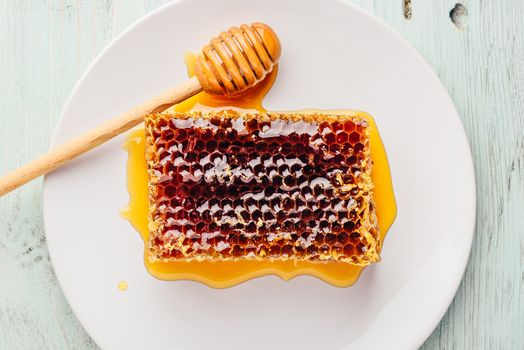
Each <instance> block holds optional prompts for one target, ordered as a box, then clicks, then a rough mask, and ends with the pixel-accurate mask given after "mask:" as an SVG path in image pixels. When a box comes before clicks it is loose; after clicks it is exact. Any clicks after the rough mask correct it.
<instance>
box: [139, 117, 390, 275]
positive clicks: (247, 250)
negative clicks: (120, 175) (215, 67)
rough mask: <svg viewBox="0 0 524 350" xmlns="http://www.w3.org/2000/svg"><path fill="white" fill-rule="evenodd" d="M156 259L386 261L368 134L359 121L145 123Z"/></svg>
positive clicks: (148, 120) (215, 119)
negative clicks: (376, 205) (381, 258)
mask: <svg viewBox="0 0 524 350" xmlns="http://www.w3.org/2000/svg"><path fill="white" fill-rule="evenodd" d="M145 125H146V135H147V146H146V157H147V163H148V173H149V231H150V235H149V241H148V255H149V259H150V260H151V261H173V260H182V261H190V260H197V261H204V260H207V261H231V260H239V259H254V260H262V259H268V260H295V261H309V262H319V263H320V262H328V261H338V262H346V263H349V264H355V265H368V264H369V263H372V262H376V261H378V260H379V259H380V258H379V251H380V241H379V229H378V225H377V219H376V215H375V209H374V202H373V183H372V180H371V167H372V161H371V158H370V147H369V126H368V122H367V120H366V119H365V118H363V117H360V116H358V115H327V114H317V113H312V114H307V113H304V114H300V113H248V112H240V111H236V110H222V111H214V112H212V111H208V112H204V111H191V112H188V113H184V114H177V113H175V114H152V115H149V116H148V117H147V118H146V122H145Z"/></svg>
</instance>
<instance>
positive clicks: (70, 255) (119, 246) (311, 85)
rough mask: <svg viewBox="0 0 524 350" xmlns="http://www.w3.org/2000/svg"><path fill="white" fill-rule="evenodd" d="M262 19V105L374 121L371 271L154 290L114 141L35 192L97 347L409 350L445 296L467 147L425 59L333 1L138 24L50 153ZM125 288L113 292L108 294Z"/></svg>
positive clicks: (461, 250)
mask: <svg viewBox="0 0 524 350" xmlns="http://www.w3.org/2000/svg"><path fill="white" fill-rule="evenodd" d="M252 21H263V22H267V23H268V24H270V25H271V26H272V27H273V28H274V29H275V30H276V32H277V33H278V34H279V36H280V38H281V41H282V45H283V51H282V60H281V64H280V72H279V76H278V79H277V82H276V84H275V86H274V87H273V89H272V90H271V92H270V94H269V96H268V98H267V100H266V105H267V107H269V109H278V110H282V109H285V110H289V109H301V108H306V107H316V108H329V109H341V108H354V109H360V110H364V111H367V112H369V113H371V114H372V115H373V116H375V118H376V120H377V123H378V126H379V128H380V131H381V133H382V136H383V139H384V142H385V145H386V149H387V151H388V155H389V160H390V163H391V170H392V174H393V181H394V187H395V192H396V197H397V203H398V217H397V220H396V223H395V224H394V226H393V228H392V229H391V231H390V232H389V235H388V237H387V239H386V242H385V244H384V248H383V255H382V257H383V262H382V263H380V264H377V265H375V266H372V267H370V268H368V269H366V270H365V271H364V273H363V275H362V276H361V278H360V280H359V281H358V282H357V284H356V285H355V286H353V287H351V288H336V287H332V286H330V285H328V284H326V283H324V282H322V281H320V280H317V279H315V278H312V277H308V276H301V277H298V278H296V279H294V280H292V281H289V282H283V281H281V280H280V279H278V278H276V277H274V276H267V277H263V278H259V279H256V280H252V281H249V282H246V283H243V284H241V285H239V286H236V287H233V288H229V289H226V290H215V289H211V288H208V287H206V286H204V285H201V284H199V283H195V282H187V281H182V282H163V281H158V280H156V279H154V278H153V277H151V276H150V275H149V274H148V273H147V272H146V270H145V268H144V266H143V262H142V249H143V244H142V241H141V239H140V238H139V235H138V234H137V233H136V232H135V231H134V230H133V229H132V228H131V226H130V225H129V223H128V222H127V221H124V220H123V219H121V218H120V217H119V209H120V208H121V207H123V206H124V205H125V204H126V203H127V199H128V195H127V192H126V169H125V162H126V153H125V152H124V150H123V149H122V144H123V140H124V138H123V136H122V137H119V138H118V139H116V140H114V141H112V142H110V143H108V144H106V145H104V146H103V147H101V148H99V149H97V150H95V151H94V152H91V153H89V154H88V155H86V156H84V157H82V158H81V159H79V160H77V161H75V162H73V163H71V164H70V165H69V166H67V167H64V168H62V169H60V170H59V171H57V172H55V173H54V174H53V175H51V176H48V177H47V178H46V181H45V193H44V201H45V207H44V217H45V225H46V234H47V242H48V245H49V250H50V254H51V258H52V261H53V265H54V268H55V271H56V275H57V277H58V279H59V281H60V284H61V286H62V288H63V290H64V293H65V295H66V297H67V299H68V301H69V303H70V304H71V307H72V308H73V310H74V311H75V313H76V315H77V316H78V319H79V320H80V322H82V324H83V325H84V326H85V328H86V330H87V331H88V333H89V334H90V335H91V336H92V337H93V338H94V340H95V341H96V342H97V343H98V344H99V345H100V346H101V347H103V348H105V349H128V350H130V349H204V348H207V349H211V348H213V349H246V348H248V346H249V348H250V349H275V348H287V349H297V348H300V349H319V348H320V349H382V348H387V349H408V348H416V347H418V346H419V345H420V344H421V343H422V342H423V341H424V340H425V339H426V337H427V336H428V335H429V334H430V332H431V331H432V330H433V328H434V327H435V326H436V325H437V323H438V322H439V320H440V319H441V317H442V316H443V314H444V312H445V311H446V309H447V307H448V305H449V304H450V302H451V300H452V298H453V295H454V294H455V291H456V289H457V287H458V285H459V282H460V279H461V276H462V274H463V272H464V268H465V266H466V262H467V259H468V255H469V250H470V246H471V240H472V235H473V228H474V219H475V185H474V173H473V167H472V161H471V156H470V151H469V147H468V143H467V140H466V137H465V134H464V131H463V128H462V125H461V123H460V120H459V117H458V115H457V112H456V111H455V108H454V106H453V104H452V102H451V100H450V98H449V97H448V95H447V93H446V91H445V90H444V88H443V87H442V85H441V83H440V81H439V80H438V79H437V77H436V76H435V74H434V73H433V72H432V71H431V69H430V68H429V66H428V65H427V64H426V63H425V62H424V60H423V59H422V58H421V57H420V56H419V55H418V54H417V53H416V52H415V51H414V50H413V49H412V48H411V47H410V46H409V45H408V44H407V43H406V42H405V41H404V40H403V39H402V38H400V37H399V36H398V35H396V34H395V33H393V32H392V31H391V30H390V29H389V28H387V27H386V26H385V25H384V24H382V23H381V22H379V21H378V20H377V19H375V18H373V17H371V16H370V15H368V14H366V13H364V12H363V11H361V10H359V9H358V8H356V7H354V6H352V5H349V4H347V3H345V2H342V1H334V0H330V1H326V0H315V1H307V2H305V1H302V0H295V1H282V0H263V1H244V0H225V1H214V0H199V1H179V2H176V3H173V4H170V5H168V6H165V7H163V8H161V9H160V10H158V11H156V12H154V13H153V14H151V15H149V16H147V17H146V18H144V19H142V20H141V21H140V22H139V23H138V24H137V25H135V26H134V27H133V28H132V29H130V30H128V31H127V32H126V33H125V34H124V35H122V36H120V37H119V38H118V39H117V40H115V41H114V42H113V43H112V44H111V45H110V46H109V47H108V48H107V49H106V50H105V51H104V52H103V53H102V54H101V55H100V56H99V58H98V59H97V60H96V61H95V63H94V64H93V65H92V66H91V67H90V68H89V69H88V71H87V73H86V74H85V75H84V77H83V78H82V79H81V80H80V82H79V84H78V85H77V87H76V89H75V90H74V92H73V94H72V96H71V98H70V100H69V102H68V103H67V105H66V107H65V109H64V112H63V115H62V120H61V122H60V123H59V125H58V126H57V129H56V133H55V136H54V138H53V145H57V144H59V143H61V142H63V141H65V140H67V139H69V138H71V137H72V136H74V135H78V134H80V133H82V132H84V131H86V130H88V129H89V128H91V127H93V126H95V125H97V124H99V123H101V122H102V121H104V120H106V119H107V118H108V117H110V116H113V115H115V114H117V113H119V112H122V111H125V110H126V109H128V108H129V107H132V106H133V105H135V104H137V103H139V102H141V101H143V100H145V99H146V98H148V97H151V96H154V95H155V94H157V93H159V92H161V91H163V90H164V89H166V88H168V87H170V86H171V85H173V84H174V83H176V82H180V81H182V80H184V79H185V78H186V70H185V67H184V62H183V59H182V56H183V54H184V52H185V51H187V50H197V49H198V48H199V47H200V46H201V45H202V44H204V43H205V42H206V41H207V40H208V39H209V38H211V37H212V36H213V35H215V34H217V33H218V32H219V31H221V30H223V29H225V28H228V27H229V26H231V25H236V24H240V23H243V22H252ZM120 280H126V281H127V282H128V284H129V289H128V290H127V291H126V292H120V291H119V290H118V289H117V283H118V281H120Z"/></svg>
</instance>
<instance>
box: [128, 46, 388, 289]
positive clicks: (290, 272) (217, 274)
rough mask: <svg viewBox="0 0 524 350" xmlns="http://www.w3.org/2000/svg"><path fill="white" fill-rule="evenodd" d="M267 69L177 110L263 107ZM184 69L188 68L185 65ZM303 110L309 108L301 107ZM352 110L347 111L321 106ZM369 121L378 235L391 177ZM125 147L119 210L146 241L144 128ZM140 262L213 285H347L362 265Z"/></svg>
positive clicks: (161, 274) (269, 81)
mask: <svg viewBox="0 0 524 350" xmlns="http://www.w3.org/2000/svg"><path fill="white" fill-rule="evenodd" d="M193 63H194V56H193V55H187V56H186V64H187V66H188V67H193ZM277 70H278V67H277V68H276V69H274V70H273V72H272V73H271V74H269V75H268V76H267V77H266V79H264V81H262V82H261V83H260V84H258V85H257V86H256V87H255V88H253V89H252V90H250V91H249V92H248V93H247V94H245V95H243V96H240V97H235V99H234V100H232V99H228V98H224V97H217V96H212V95H209V94H207V93H205V92H201V93H199V94H197V95H195V96H193V97H191V98H189V99H188V100H186V101H184V102H182V103H180V104H178V105H176V106H174V107H173V109H174V110H175V111H177V112H186V111H189V110H190V109H193V108H198V107H234V108H244V109H256V110H258V111H265V110H264V108H263V107H262V100H263V98H264V96H265V95H266V94H267V92H268V91H269V89H271V86H272V85H273V82H274V81H275V79H276V76H277ZM188 73H189V75H190V76H192V75H193V72H192V71H191V69H190V68H189V72H188ZM304 112H312V110H307V111H304ZM324 112H336V113H338V114H342V113H349V112H351V113H355V112H353V111H324ZM359 114H360V115H362V116H364V117H366V118H367V119H368V121H369V123H370V126H371V135H370V144H371V154H372V158H373V161H374V165H373V170H372V177H373V181H374V183H375V190H374V199H375V207H376V214H377V218H378V222H379V228H380V232H381V241H383V240H384V236H385V235H386V233H387V231H388V229H389V228H390V226H391V225H392V224H393V221H394V220H395V216H396V212H397V208H396V202H395V197H394V193H393V186H392V182H391V175H390V170H389V165H388V160H387V156H386V152H385V149H384V146H383V144H382V140H381V138H380V135H379V132H378V129H377V127H376V124H375V122H374V120H373V119H372V118H371V117H370V116H369V115H367V114H365V113H359ZM125 148H126V149H127V151H128V161H127V187H128V191H129V205H128V207H126V208H125V209H123V210H122V212H121V214H122V216H123V217H124V218H125V219H127V220H129V221H130V223H131V224H132V225H133V227H134V228H135V229H136V230H137V231H138V232H139V233H140V235H141V236H142V239H143V240H144V242H145V243H146V242H147V240H148V235H149V231H148V227H147V225H148V219H147V215H148V175H147V164H146V158H145V130H144V129H143V128H140V129H135V130H133V131H131V132H130V134H129V136H128V138H127V141H126V143H125ZM144 262H145V265H146V268H147V270H148V271H149V273H150V274H151V275H153V276H155V277H157V278H159V279H162V280H193V281H198V282H201V283H204V284H206V285H208V286H210V287H214V288H227V287H231V286H234V285H236V284H238V283H241V282H244V281H246V280H249V279H251V278H255V277H260V276H264V275H269V274H273V275H277V276H279V277H280V278H282V279H284V280H289V279H291V278H293V277H296V276H299V275H311V276H315V277H317V278H319V279H321V280H323V281H325V282H327V283H330V284H332V285H334V286H338V287H347V286H350V285H352V284H353V283H354V282H355V281H356V280H357V279H358V277H359V275H360V273H361V272H362V270H363V269H364V268H365V267H361V266H353V265H349V264H346V263H338V262H331V263H311V262H303V261H298V262H294V261H283V262H282V261H273V262H270V261H262V262H261V261H223V262H207V261H200V262H199V261H191V262H158V261H156V262H150V261H149V260H148V257H147V254H144Z"/></svg>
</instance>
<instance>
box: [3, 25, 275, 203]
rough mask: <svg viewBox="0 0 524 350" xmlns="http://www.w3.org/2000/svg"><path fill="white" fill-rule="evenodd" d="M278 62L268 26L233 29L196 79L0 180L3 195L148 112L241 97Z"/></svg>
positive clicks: (216, 43) (201, 64)
mask: <svg viewBox="0 0 524 350" xmlns="http://www.w3.org/2000/svg"><path fill="white" fill-rule="evenodd" d="M279 58H280V41H279V40H278V37H277V35H276V34H275V32H274V31H273V30H272V29H271V28H270V27H269V26H267V25H265V24H263V23H253V24H250V25H246V24H242V25H240V26H239V27H238V28H237V27H232V28H230V29H229V30H227V31H225V32H222V33H220V35H219V36H217V37H215V38H213V39H212V40H211V41H210V43H209V44H208V45H206V46H204V48H203V49H202V53H201V54H199V55H198V56H197V59H196V62H195V67H194V68H195V75H196V77H193V78H190V79H188V80H187V81H185V82H183V83H181V84H179V85H177V86H175V87H173V88H171V89H169V90H168V91H166V92H164V93H163V94H162V95H160V96H158V97H155V98H153V99H151V100H149V101H147V102H145V103H143V104H141V105H139V106H136V107H135V108H133V109H132V110H130V111H128V112H126V113H124V114H121V115H119V116H117V117H115V118H113V119H111V120H109V121H107V122H105V123H103V124H101V125H99V126H97V127H96V128H94V129H92V130H91V131H89V132H87V133H85V134H83V135H81V136H79V137H77V138H75V139H73V140H71V141H69V142H67V143H65V144H63V145H61V146H58V147H56V148H55V149H53V150H51V151H50V152H48V153H47V154H45V155H43V156H41V157H39V158H37V159H35V160H33V161H32V162H30V163H28V164H26V165H24V166H22V167H20V168H18V169H16V170H14V171H12V172H11V173H9V174H7V175H5V176H3V177H1V178H0V196H2V195H4V194H6V193H8V192H11V191H12V190H14V189H16V188H18V187H20V186H22V185H23V184H25V183H27V182H29V181H31V180H33V179H35V178H37V177H39V176H41V175H44V174H47V173H48V172H50V171H53V170H54V169H56V168H58V167H60V166H61V165H63V164H65V163H66V162H68V161H70V160H72V159H74V158H76V157H78V156H79V155H81V154H83V153H85V152H87V151H89V150H91V149H93V148H95V147H96V146H98V145H100V144H102V143H104V142H106V141H108V140H110V139H112V138H114V137H115V136H117V135H120V134H121V133H123V132H124V131H127V130H129V129H131V128H132V127H134V126H136V125H138V124H140V123H141V122H143V120H144V116H146V115H147V114H150V113H155V112H162V111H164V110H166V109H167V108H169V107H171V106H173V105H174V104H176V103H179V102H181V101H184V100H185V99H187V98H189V97H191V96H193V95H195V94H197V93H199V92H201V91H203V90H204V91H206V92H208V93H210V94H214V95H224V96H235V95H239V94H242V93H243V92H245V91H246V90H248V89H250V88H252V87H253V86H255V85H256V84H257V83H258V82H260V81H261V80H262V79H264V77H265V76H266V75H267V74H268V73H269V72H271V71H272V70H273V68H274V67H275V65H276V63H277V61H278V59H279Z"/></svg>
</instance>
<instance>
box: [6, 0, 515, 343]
mask: <svg viewBox="0 0 524 350" xmlns="http://www.w3.org/2000/svg"><path fill="white" fill-rule="evenodd" d="M166 2H167V1H165V0H112V1H111V0H47V1H44V0H38V1H37V0H0V174H2V173H5V172H6V171H8V170H10V169H14V168H15V167H17V166H19V165H22V164H23V163H25V162H27V161H29V160H31V159H32V158H34V157H35V156H37V155H39V154H41V153H43V152H45V151H46V150H47V145H48V141H49V137H50V134H51V132H52V130H53V127H54V126H55V124H56V122H57V119H58V116H59V114H60V111H61V108H62V106H63V104H64V102H65V100H66V98H67V96H68V95H69V93H70V92H71V90H72V88H73V86H74V84H75V82H76V81H77V79H78V78H79V77H80V74H81V73H82V72H83V71H84V70H85V69H86V67H87V65H88V64H89V63H90V62H91V61H92V59H93V58H94V57H95V56H96V55H97V54H98V53H99V52H100V50H102V48H103V47H104V46H105V45H107V44H108V43H109V42H110V41H111V39H112V38H114V37H115V36H116V35H117V34H118V33H120V32H121V31H122V30H124V29H125V28H126V27H127V26H128V25H130V24H131V23H133V22H134V21H136V20H137V19H139V18H140V17H142V16H143V15H144V14H146V13H148V12H150V11H151V10H153V9H155V8H157V7H158V6H160V5H162V4H164V3H166ZM352 2H354V3H356V4H357V5H360V6H362V7H363V8H364V9H366V10H368V11H370V12H371V13H374V14H375V15H376V16H378V17H380V18H382V19H383V20H384V21H385V22H387V23H388V24H389V25H391V26H392V27H393V28H394V29H395V30H396V31H398V32H399V33H400V34H401V35H403V36H404V37H405V38H406V39H407V40H408V41H410V42H411V43H412V44H413V46H414V47H415V48H416V49H417V50H418V51H419V52H420V53H421V54H422V55H423V56H424V57H425V58H426V60H427V61H428V62H429V64H430V65H431V66H432V67H433V68H434V70H435V72H436V73H437V74H438V76H439V77H440V78H441V79H442V81H443V83H444V85H445V86H446V88H447V89H448V91H449V93H450V95H451V97H452V98H453V100H454V101H455V104H456V106H457V109H458V110H459V112H460V114H461V116H462V121H463V123H464V126H465V129H466V132H467V135H468V138H469V140H470V144H471V147H472V152H473V156H474V161H475V168H476V172H477V190H478V196H479V198H478V218H477V229H476V237H475V241H474V243H473V248H472V253H471V258H470V261H469V264H468V267H467V270H466V274H465V276H464V279H463V281H462V284H461V286H460V288H459V290H458V292H457V295H456V297H455V299H454V301H453V303H452V305H451V306H450V308H449V310H448V312H447V313H446V315H445V317H444V319H443V320H442V322H441V323H440V324H439V326H438V327H437V328H436V329H435V331H434V332H433V334H432V335H431V337H430V338H429V339H428V340H427V342H426V343H425V345H424V346H423V348H424V349H524V270H523V264H524V21H523V19H522V15H523V14H524V2H523V1H520V0H498V1H485V0H467V1H463V2H462V4H463V5H464V6H465V8H466V9H467V12H468V15H467V16H466V15H464V14H463V12H464V11H457V12H456V13H455V14H456V15H457V16H455V22H456V25H455V24H454V23H452V21H451V20H450V10H451V9H452V8H454V6H455V3H456V1H455V0H454V1H450V0H438V1H430V0H413V1H412V2H413V5H412V12H413V16H412V19H411V20H409V21H408V20H406V19H405V18H404V16H403V12H402V3H403V0H375V1H372V0H360V1H359V0H354V1H352ZM304 3H305V4H306V1H305V2H304ZM457 26H459V27H463V29H459V28H457ZM406 103H409V101H406ZM41 194H42V182H41V180H38V181H35V182H33V183H31V184H29V185H27V186H25V187H24V188H22V189H20V190H19V191H17V192H15V193H12V194H10V195H8V196H6V197H3V198H0V349H41V348H42V349H96V348H97V347H96V344H95V343H94V342H93V341H92V340H91V339H90V338H89V336H88V335H87V334H86V333H85V331H84V330H83V329H82V326H81V325H80V324H79V323H78V321H77V320H76V318H75V316H74V314H73V313H72V311H71V309H70V307H69V306H68V304H67V302H66V301H65V299H64V297H63V295H62V292H61V290H60V287H59V285H58V283H57V281H56V278H55V276H54V274H53V269H52V266H51V263H50V261H49V256H48V253H47V248H46V242H45V236H44V230H43V225H42V199H41ZM450 200H452V198H450ZM428 302H431V301H430V300H428Z"/></svg>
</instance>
